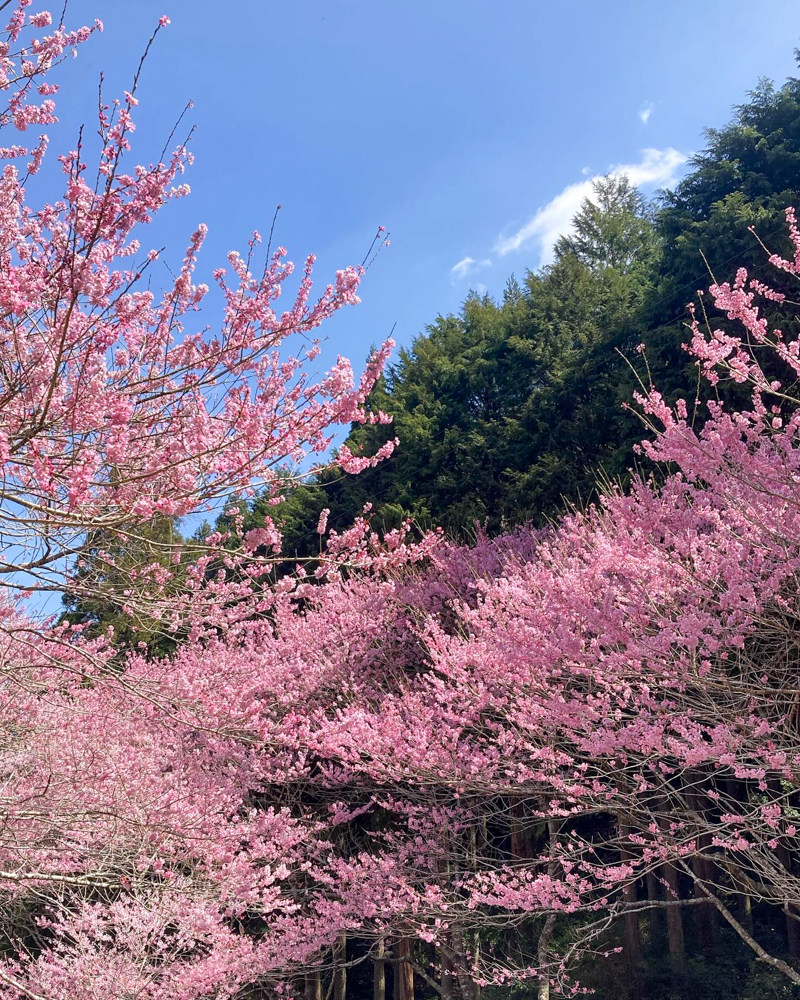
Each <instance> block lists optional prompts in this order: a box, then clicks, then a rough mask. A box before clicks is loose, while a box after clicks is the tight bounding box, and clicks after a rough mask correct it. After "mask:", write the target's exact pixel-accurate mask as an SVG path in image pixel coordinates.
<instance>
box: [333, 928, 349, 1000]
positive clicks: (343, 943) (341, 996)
mask: <svg viewBox="0 0 800 1000" xmlns="http://www.w3.org/2000/svg"><path fill="white" fill-rule="evenodd" d="M346 962H347V937H346V935H344V934H340V935H339V936H338V937H337V938H336V943H335V944H334V946H333V1000H345V997H346V994H347V965H346V964H345V963H346Z"/></svg>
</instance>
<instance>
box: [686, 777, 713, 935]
mask: <svg viewBox="0 0 800 1000" xmlns="http://www.w3.org/2000/svg"><path fill="white" fill-rule="evenodd" d="M692 780H693V782H694V787H691V788H688V789H687V792H686V798H687V801H688V804H689V807H690V808H691V809H692V810H693V812H695V813H696V814H697V826H698V834H697V846H698V847H699V849H700V850H701V851H703V850H706V849H707V848H708V847H710V845H711V837H710V836H709V834H708V833H702V832H700V831H702V828H703V821H704V818H705V811H706V808H707V806H708V802H707V799H706V797H705V795H703V794H702V792H700V791H699V787H701V786H702V783H703V782H704V780H705V776H704V775H703V774H697V773H695V774H693V775H692ZM691 868H692V872H693V873H694V875H695V881H694V890H693V892H694V897H695V899H702V900H705V902H703V903H701V904H699V905H698V906H695V907H694V908H693V912H694V927H695V934H696V935H697V942H698V944H699V945H700V947H701V948H703V949H704V950H705V951H710V950H713V948H714V946H715V945H716V941H717V928H718V924H719V914H718V913H717V909H716V907H715V906H714V905H713V903H710V902H708V896H707V895H706V893H704V892H703V890H702V889H701V887H700V886H701V884H704V885H707V886H708V887H709V888H711V883H712V882H713V880H714V866H713V863H712V862H711V861H709V859H708V858H706V857H703V855H702V854H698V855H696V856H695V857H693V858H692V859H691Z"/></svg>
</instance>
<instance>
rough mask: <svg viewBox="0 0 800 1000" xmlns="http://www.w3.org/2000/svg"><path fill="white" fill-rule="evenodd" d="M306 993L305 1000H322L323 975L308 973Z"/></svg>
mask: <svg viewBox="0 0 800 1000" xmlns="http://www.w3.org/2000/svg"><path fill="white" fill-rule="evenodd" d="M304 993H305V1000H322V975H321V974H320V972H319V971H317V972H309V973H308V975H307V976H306V982H305V991H304Z"/></svg>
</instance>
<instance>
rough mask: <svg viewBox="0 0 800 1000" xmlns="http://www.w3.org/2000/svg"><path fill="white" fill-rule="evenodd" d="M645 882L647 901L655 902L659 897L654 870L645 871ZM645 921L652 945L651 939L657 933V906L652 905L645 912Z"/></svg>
mask: <svg viewBox="0 0 800 1000" xmlns="http://www.w3.org/2000/svg"><path fill="white" fill-rule="evenodd" d="M646 883H647V899H648V902H650V903H655V902H656V901H657V900H658V899H660V895H659V891H658V877H657V876H656V873H655V872H653V871H651V872H648V873H647V877H646ZM647 922H648V925H649V930H650V941H649V944H650V947H652V945H653V939H654V938H655V936H656V934H657V933H658V908H657V907H653V909H652V910H650V911H649V912H648V914H647Z"/></svg>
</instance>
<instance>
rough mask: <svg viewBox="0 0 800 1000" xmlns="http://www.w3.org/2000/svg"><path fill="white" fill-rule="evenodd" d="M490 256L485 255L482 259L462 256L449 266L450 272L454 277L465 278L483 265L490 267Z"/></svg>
mask: <svg viewBox="0 0 800 1000" xmlns="http://www.w3.org/2000/svg"><path fill="white" fill-rule="evenodd" d="M491 266H492V261H491V258H489V257H487V258H485V259H484V260H475V258H474V257H464V258H463V259H462V260H460V261H459V262H458V263H457V264H453V266H452V267H451V268H450V273H451V274H452V275H453V277H454V278H466V277H468V276H469V275H470V274H472V273H474V272H475V271H479V270H480V269H481V268H484V267H491Z"/></svg>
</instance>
